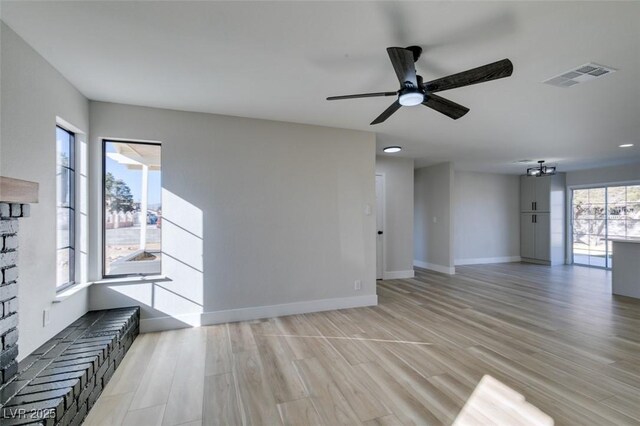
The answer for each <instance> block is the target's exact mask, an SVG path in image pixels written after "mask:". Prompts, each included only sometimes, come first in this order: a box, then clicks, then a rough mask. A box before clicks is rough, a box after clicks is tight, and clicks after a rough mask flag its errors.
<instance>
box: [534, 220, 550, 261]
mask: <svg viewBox="0 0 640 426" xmlns="http://www.w3.org/2000/svg"><path fill="white" fill-rule="evenodd" d="M534 225H535V237H534V238H535V256H536V259H538V260H547V261H549V260H551V222H550V218H549V213H535V224H534Z"/></svg>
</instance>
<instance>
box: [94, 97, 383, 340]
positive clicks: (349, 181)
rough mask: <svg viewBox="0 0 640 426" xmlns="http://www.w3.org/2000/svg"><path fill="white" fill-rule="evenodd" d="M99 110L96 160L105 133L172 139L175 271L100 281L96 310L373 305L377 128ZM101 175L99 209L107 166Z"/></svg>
mask: <svg viewBox="0 0 640 426" xmlns="http://www.w3.org/2000/svg"><path fill="white" fill-rule="evenodd" d="M90 111H91V141H90V145H91V146H90V151H91V163H92V164H93V165H94V166H96V165H99V164H100V161H101V139H102V138H124V139H132V140H154V141H161V142H162V186H163V226H162V238H163V241H162V246H163V274H164V275H166V276H167V277H168V279H167V280H158V281H155V282H135V280H134V282H133V283H125V284H97V285H94V286H92V288H91V296H90V304H91V307H92V308H101V307H105V306H114V305H126V304H139V305H141V306H142V309H143V318H144V319H145V321H146V324H147V327H146V329H147V330H150V329H154V328H166V327H168V326H176V325H179V324H178V323H180V322H183V323H187V324H194V323H195V324H197V323H198V322H199V321H202V322H204V323H210V322H220V321H228V320H234V319H242V318H247V317H252V316H267V315H274V314H282V313H290V312H291V310H296V309H298V310H301V311H307V310H314V309H322V308H323V307H324V308H326V309H329V308H336V307H340V306H341V305H340V304H346V305H364V304H371V303H375V300H376V296H375V294H376V287H375V286H376V284H375V215H374V214H371V215H369V216H367V215H365V210H366V205H369V206H370V207H371V211H372V212H373V211H374V207H375V185H374V175H375V136H374V135H373V134H372V133H367V132H360V131H351V130H339V129H331V128H324V127H317V126H308V125H298V124H289V123H281V122H273V121H265V120H255V119H248V118H237V117H228V116H220V115H213V114H201V113H191V112H180V111H170V110H162V109H154V108H144V107H135V106H127V105H118V104H110V103H101V102H91V106H90ZM91 180H92V182H91V189H92V192H91V193H92V199H91V205H92V206H94V207H95V208H96V210H98V211H100V208H99V207H100V203H101V195H100V194H101V184H100V183H101V175H100V167H99V166H96V167H93V169H92V174H91ZM93 217H95V218H96V219H95V220H94V221H93V222H91V224H90V227H91V241H92V242H93V245H92V252H93V253H96V256H94V258H95V259H94V262H93V263H92V264H91V273H92V275H93V276H94V277H95V278H99V258H100V253H101V243H100V238H101V235H100V220H99V215H97V214H96V215H92V218H93ZM356 280H360V281H362V289H361V290H359V291H356V290H355V289H354V282H355V281H356ZM287 304H290V305H287ZM291 304H292V305H293V306H291ZM285 305H287V306H285ZM150 318H160V320H158V321H155V322H154V321H152V322H149V321H148V320H149V319H150Z"/></svg>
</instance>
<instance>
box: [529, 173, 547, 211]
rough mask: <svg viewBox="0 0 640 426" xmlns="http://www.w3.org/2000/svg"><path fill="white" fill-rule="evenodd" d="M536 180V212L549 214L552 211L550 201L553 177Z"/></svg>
mask: <svg viewBox="0 0 640 426" xmlns="http://www.w3.org/2000/svg"><path fill="white" fill-rule="evenodd" d="M535 179H536V189H535V195H534V198H535V199H534V200H533V201H535V203H536V204H535V207H536V208H535V211H537V212H548V211H550V210H549V208H550V207H551V206H550V200H551V176H545V177H539V178H535Z"/></svg>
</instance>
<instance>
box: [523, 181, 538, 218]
mask: <svg viewBox="0 0 640 426" xmlns="http://www.w3.org/2000/svg"><path fill="white" fill-rule="evenodd" d="M536 179H537V178H535V177H529V176H522V177H520V211H521V212H531V211H533V202H534V201H535V196H536Z"/></svg>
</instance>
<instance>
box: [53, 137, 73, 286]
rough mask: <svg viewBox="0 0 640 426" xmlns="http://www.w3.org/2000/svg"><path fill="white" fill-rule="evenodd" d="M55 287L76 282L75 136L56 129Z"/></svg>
mask: <svg viewBox="0 0 640 426" xmlns="http://www.w3.org/2000/svg"><path fill="white" fill-rule="evenodd" d="M56 158H57V160H56V163H57V164H56V210H57V211H56V213H57V219H56V247H57V253H56V263H57V274H56V275H57V279H56V287H57V288H58V289H61V288H63V287H66V286H68V285H70V284H73V282H74V281H75V259H76V256H75V220H76V218H75V180H76V179H75V174H76V173H75V135H74V134H73V133H71V132H69V131H67V130H65V129H63V128H62V127H56Z"/></svg>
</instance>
